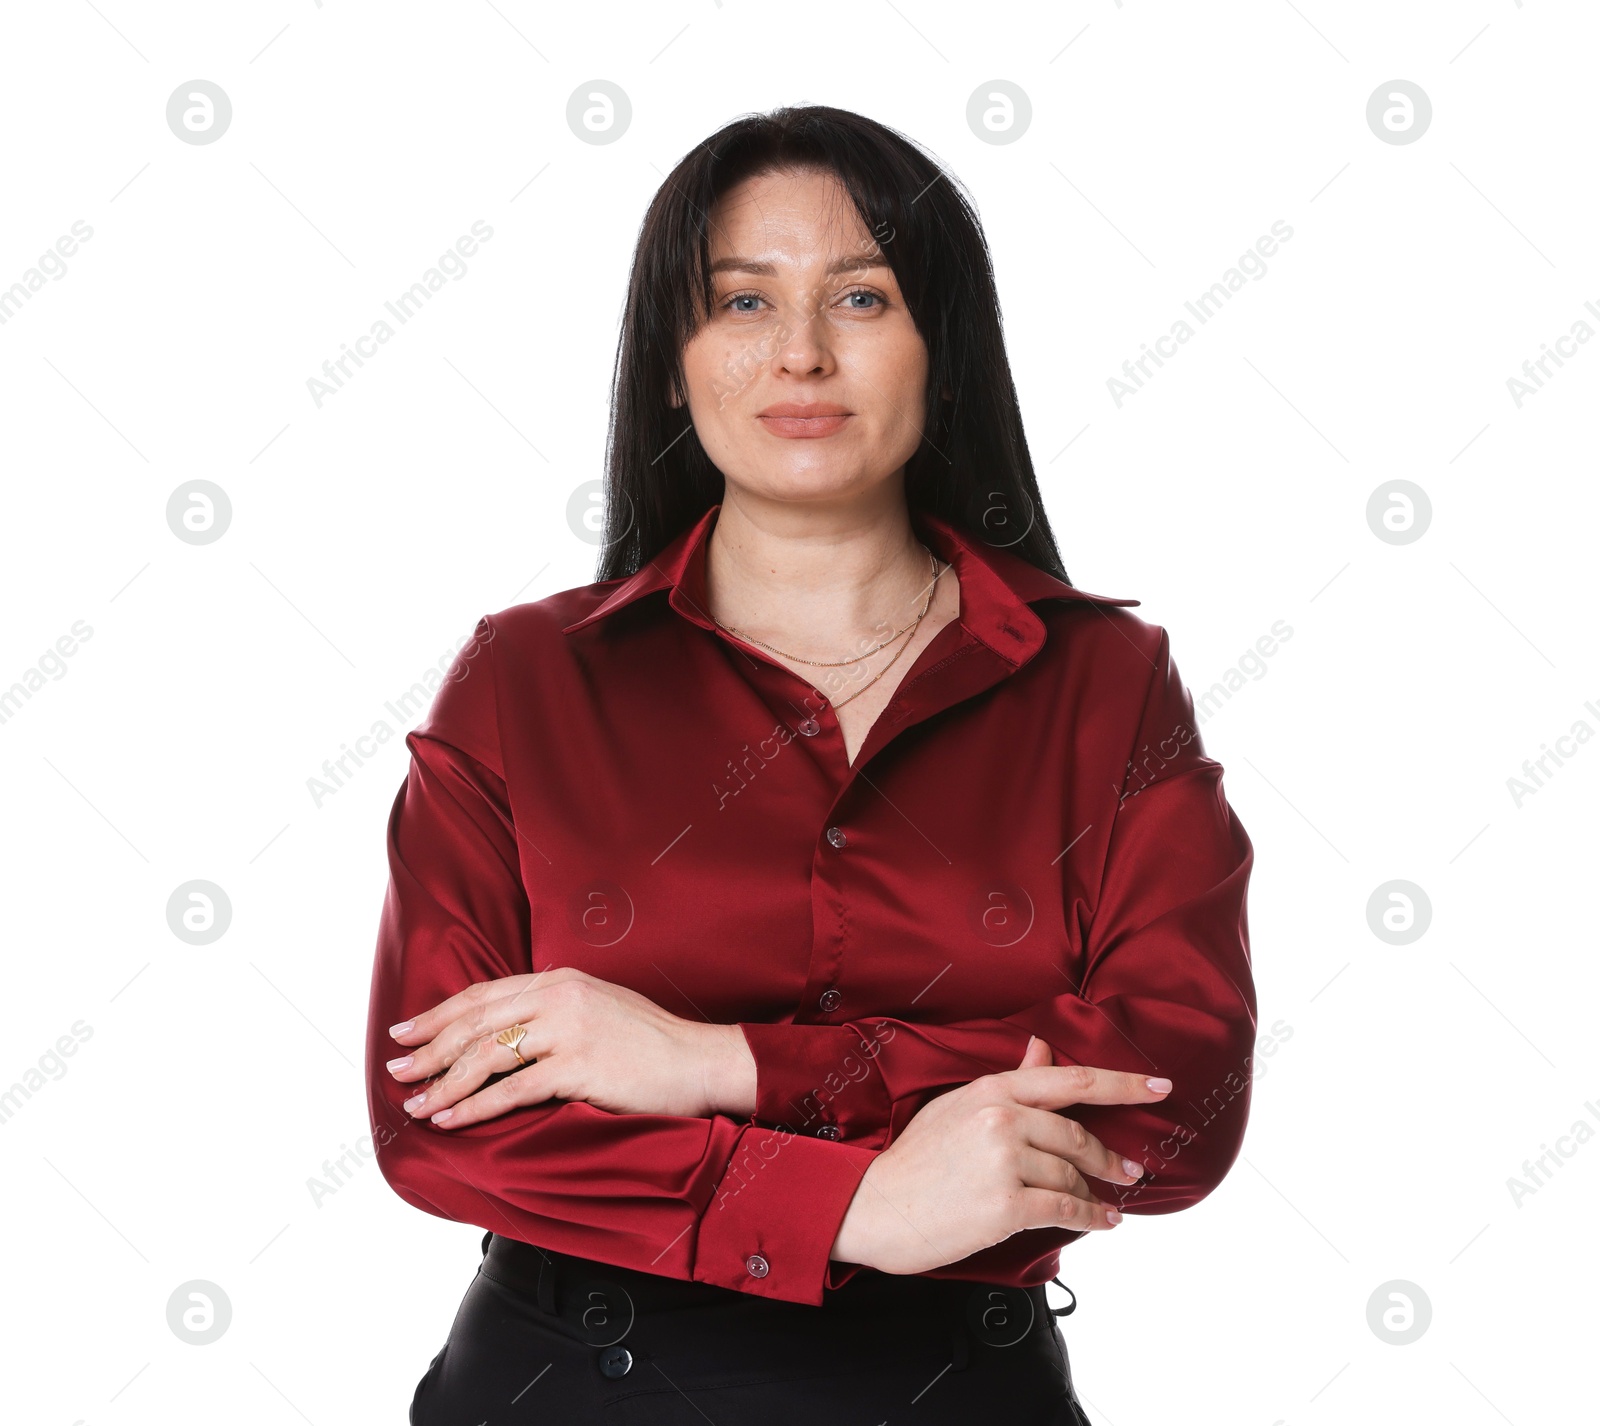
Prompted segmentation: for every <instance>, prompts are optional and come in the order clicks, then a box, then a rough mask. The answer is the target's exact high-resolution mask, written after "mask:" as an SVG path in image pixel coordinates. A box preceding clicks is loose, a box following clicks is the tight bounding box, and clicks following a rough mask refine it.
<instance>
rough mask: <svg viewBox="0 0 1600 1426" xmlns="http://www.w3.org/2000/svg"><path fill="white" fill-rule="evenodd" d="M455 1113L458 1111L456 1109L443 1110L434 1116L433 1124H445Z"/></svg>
mask: <svg viewBox="0 0 1600 1426" xmlns="http://www.w3.org/2000/svg"><path fill="white" fill-rule="evenodd" d="M455 1112H456V1111H455V1110H454V1109H441V1110H440V1111H439V1112H438V1113H437V1114H435V1115H434V1116H433V1122H434V1123H435V1124H443V1123H444V1121H445V1120H446V1119H448V1118H449V1117H450V1116H451V1115H452V1114H454V1113H455Z"/></svg>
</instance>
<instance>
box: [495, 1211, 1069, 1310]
mask: <svg viewBox="0 0 1600 1426" xmlns="http://www.w3.org/2000/svg"><path fill="white" fill-rule="evenodd" d="M482 1271H483V1273H484V1274H485V1275H486V1276H487V1277H490V1278H493V1279H494V1280H495V1281H496V1282H498V1283H500V1284H501V1285H502V1286H503V1287H507V1288H510V1289H511V1290H512V1291H514V1292H517V1293H520V1294H522V1295H523V1296H524V1297H526V1298H527V1299H528V1300H529V1301H531V1302H536V1303H537V1304H538V1306H539V1308H540V1310H541V1311H543V1312H546V1313H551V1314H555V1313H559V1312H561V1310H562V1308H563V1306H564V1305H566V1303H567V1302H568V1300H569V1299H570V1298H571V1296H572V1294H574V1293H577V1292H579V1291H580V1290H584V1291H586V1290H587V1289H588V1288H589V1287H591V1286H593V1285H594V1284H597V1283H598V1284H602V1285H604V1284H614V1285H615V1286H617V1287H621V1288H623V1289H624V1290H625V1291H626V1292H627V1294H628V1299H629V1300H630V1301H631V1302H632V1304H633V1308H634V1310H635V1311H637V1312H640V1313H653V1312H670V1311H675V1310H679V1309H683V1308H694V1307H706V1306H713V1305H723V1304H727V1303H730V1302H744V1303H751V1302H756V1303H761V1304H763V1305H764V1306H768V1307H790V1308H796V1307H803V1305H802V1304H798V1303H783V1302H779V1301H776V1300H774V1299H771V1298H764V1297H756V1296H753V1295H752V1294H750V1293H743V1292H739V1291H736V1290H735V1289H733V1288H728V1287H719V1286H718V1285H717V1284H715V1283H709V1282H694V1281H686V1280H684V1279H681V1278H672V1277H663V1276H661V1275H660V1274H658V1273H648V1272H641V1271H639V1270H638V1269H636V1268H625V1267H617V1266H614V1265H613V1264H611V1263H604V1262H598V1261H596V1260H594V1259H591V1258H580V1257H576V1256H574V1255H573V1254H571V1253H560V1252H557V1251H555V1249H553V1248H542V1247H538V1246H537V1245H535V1244H533V1243H524V1242H522V1241H520V1240H519V1239H516V1238H506V1237H502V1236H501V1235H500V1234H498V1233H493V1232H488V1233H485V1234H484V1235H483V1265H482ZM1055 1282H1056V1284H1057V1286H1059V1287H1062V1288H1064V1289H1066V1291H1067V1292H1068V1293H1069V1294H1070V1293H1071V1289H1070V1288H1067V1287H1066V1284H1065V1283H1063V1282H1061V1280H1060V1278H1056V1279H1055ZM985 1288H991V1289H992V1290H993V1291H995V1292H999V1293H1005V1294H1008V1295H1013V1296H1014V1295H1015V1294H1018V1293H1026V1294H1028V1296H1030V1297H1032V1298H1033V1300H1034V1305H1035V1308H1036V1309H1037V1311H1038V1313H1039V1314H1040V1315H1046V1314H1048V1316H1049V1317H1063V1316H1066V1315H1067V1314H1069V1313H1071V1312H1072V1311H1073V1309H1074V1308H1075V1307H1076V1306H1077V1298H1076V1296H1073V1299H1072V1302H1071V1304H1070V1305H1069V1306H1067V1307H1055V1308H1053V1307H1050V1306H1049V1304H1048V1302H1047V1300H1046V1297H1045V1290H1044V1286H1043V1285H1042V1284H1040V1285H1038V1286H1036V1287H1029V1288H1016V1287H1006V1286H1003V1285H1000V1284H984V1283H980V1282H975V1281H969V1280H966V1279H957V1278H930V1277H919V1276H916V1275H904V1276H902V1275H899V1274H894V1273H882V1272H877V1271H875V1270H873V1269H863V1270H862V1271H861V1272H858V1273H857V1274H856V1275H855V1276H854V1277H852V1278H851V1279H850V1281H849V1282H847V1283H845V1285H844V1286H843V1287H840V1288H830V1289H829V1290H828V1292H827V1294H826V1305H827V1307H828V1309H829V1310H830V1311H833V1312H840V1313H851V1312H857V1311H859V1312H867V1313H879V1312H885V1311H893V1312H896V1313H921V1314H925V1315H929V1316H934V1315H938V1316H948V1315H956V1316H960V1315H963V1314H964V1313H965V1312H966V1311H968V1310H969V1309H970V1307H971V1304H972V1300H973V1298H974V1296H975V1295H976V1294H981V1293H982V1292H983V1291H984V1290H985ZM811 1310H815V1309H811Z"/></svg>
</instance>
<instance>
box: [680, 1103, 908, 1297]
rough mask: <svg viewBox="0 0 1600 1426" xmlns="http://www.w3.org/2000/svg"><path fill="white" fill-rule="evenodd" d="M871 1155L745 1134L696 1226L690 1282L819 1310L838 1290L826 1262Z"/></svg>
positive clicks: (789, 1137)
mask: <svg viewBox="0 0 1600 1426" xmlns="http://www.w3.org/2000/svg"><path fill="white" fill-rule="evenodd" d="M877 1156H878V1151H877V1150H876V1149H864V1148H860V1147H858V1146H857V1145H854V1144H845V1143H832V1142H829V1141H828V1140H826V1139H812V1138H808V1137H806V1136H804V1135H801V1134H794V1133H790V1132H788V1131H787V1130H784V1129H767V1128H763V1127H761V1126H759V1125H750V1126H747V1127H746V1128H745V1130H744V1132H743V1133H742V1134H741V1135H740V1136H739V1142H738V1144H737V1146H736V1147H735V1149H734V1152H733V1157H732V1158H731V1159H730V1160H729V1162H728V1167H727V1169H726V1170H725V1171H724V1173H723V1175H722V1179H721V1181H720V1182H719V1183H718V1185H717V1190H716V1196H715V1197H714V1198H713V1200H712V1202H711V1204H710V1205H709V1206H708V1207H707V1209H706V1211H705V1212H704V1213H703V1214H702V1215H701V1218H700V1235H699V1240H698V1243H697V1245H696V1249H695V1263H694V1279H695V1281H696V1282H708V1283H713V1284H715V1285H716V1286H718V1287H727V1288H732V1289H733V1290H734V1291H736V1292H747V1293H752V1294H754V1295H755V1296H757V1297H772V1298H776V1299H778V1300H779V1301H782V1302H802V1303H806V1304H808V1305H809V1306H812V1307H820V1306H821V1305H822V1294H823V1288H824V1287H825V1286H829V1287H833V1286H838V1285H840V1283H841V1282H842V1281H844V1280H845V1279H847V1278H848V1277H851V1276H854V1273H853V1272H848V1273H845V1274H844V1275H843V1277H841V1278H835V1277H834V1276H833V1275H832V1273H831V1271H830V1269H831V1267H835V1266H837V1267H841V1268H843V1267H846V1266H850V1265H845V1264H832V1263H831V1262H830V1259H829V1254H830V1253H831V1252H832V1250H833V1244H834V1240H835V1239H836V1238H837V1237H838V1236H839V1225H840V1224H841V1223H843V1222H844V1216H845V1213H846V1211H847V1210H848V1209H849V1207H850V1200H851V1199H853V1198H854V1197H855V1194H856V1190H857V1189H858V1188H859V1187H860V1186H861V1178H862V1175H863V1174H865V1173H866V1171H867V1169H868V1168H869V1167H870V1166H871V1164H872V1161H873V1160H874V1159H875V1158H877Z"/></svg>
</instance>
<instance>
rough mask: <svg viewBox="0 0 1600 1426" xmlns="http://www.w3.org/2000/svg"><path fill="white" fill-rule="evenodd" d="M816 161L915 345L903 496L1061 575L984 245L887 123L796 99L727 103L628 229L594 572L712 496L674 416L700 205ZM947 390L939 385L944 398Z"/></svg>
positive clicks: (698, 261)
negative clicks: (858, 229)
mask: <svg viewBox="0 0 1600 1426" xmlns="http://www.w3.org/2000/svg"><path fill="white" fill-rule="evenodd" d="M794 168H815V169H823V170H827V171H830V172H831V173H833V174H834V176H835V177H837V178H838V180H839V182H840V183H841V185H842V186H843V188H844V189H845V191H846V193H848V195H849V197H850V200H851V202H852V203H853V204H854V206H855V210H856V212H857V214H858V215H859V216H860V218H861V221H862V223H863V224H864V225H865V227H866V228H867V230H868V231H869V232H870V233H872V235H873V236H874V238H875V239H876V240H877V242H878V245H879V247H880V248H881V250H882V252H883V254H884V256H885V258H886V259H887V260H888V263H889V267H890V269H891V270H892V271H893V272H894V275H895V278H896V280H897V281H898V282H899V284H900V291H901V294H902V296H903V297H904V298H905V301H906V305H907V307H908V309H909V311H910V314H911V318H912V320H913V321H914V322H915V323H916V325H917V330H918V331H919V332H920V333H921V335H922V339H923V341H924V342H925V343H926V344H927V347H928V384H927V389H926V391H925V393H924V409H925V413H926V414H925V419H924V422H923V438H922V441H921V443H920V444H919V446H918V447H917V450H916V453H915V454H914V455H913V456H912V457H911V459H910V460H909V461H908V462H907V464H906V474H905V486H906V500H907V504H908V505H909V507H910V509H911V512H912V515H913V518H914V517H915V514H916V512H918V511H921V510H927V511H931V512H932V513H934V514H935V515H937V516H939V517H940V518H942V519H945V520H948V521H949V522H950V523H952V524H954V525H957V526H959V527H961V528H963V529H965V530H968V531H970V532H972V533H973V534H974V535H976V536H977V537H978V538H980V539H983V540H985V541H987V542H988V543H990V544H992V545H999V546H1003V547H1005V548H1007V549H1009V550H1011V551H1012V553H1014V554H1017V555H1020V556H1021V557H1022V558H1023V559H1025V560H1027V561H1028V562H1029V563H1030V564H1033V565H1036V566H1038V567H1039V568H1040V569H1043V570H1046V571H1048V572H1049V573H1051V574H1053V575H1055V576H1056V577H1057V578H1059V579H1063V580H1065V579H1066V578H1067V575H1066V571H1065V569H1063V567H1062V564H1061V555H1060V553H1059V552H1058V550H1057V549H1056V542H1055V537H1054V535H1053V534H1052V533H1051V530H1050V525H1049V522H1048V521H1047V520H1046V518H1045V512H1044V506H1043V503H1042V501H1041V500H1040V497H1039V485H1038V481H1037V479H1036V478H1035V476H1034V472H1033V461H1032V459H1031V457H1030V456H1029V454H1028V443H1027V439H1026V437H1025V436H1024V435H1023V429H1022V411H1021V409H1020V407H1019V406H1018V403H1017V391H1016V386H1015V385H1014V383H1013V382H1012V379H1011V366H1010V363H1009V362H1008V361H1007V360H1006V350H1005V341H1004V339H1003V337H1002V335H1001V330H1000V303H999V297H998V295H997V293H996V292H995V285H994V270H993V267H992V266H991V263H990V259H989V247H988V244H987V243H986V242H985V241H984V236H983V229H982V226H981V225H980V224H979V222H978V215H977V213H976V212H975V211H974V210H973V207H972V204H971V203H970V202H969V201H968V199H967V197H966V196H965V194H964V193H963V192H962V190H961V189H960V188H959V187H958V186H957V183H956V180H955V179H954V178H953V177H952V176H951V175H950V174H948V173H947V172H945V170H944V169H943V168H941V167H940V166H939V164H937V163H936V162H935V161H934V160H933V159H932V158H930V157H929V156H928V155H927V154H925V153H924V152H923V151H922V150H921V149H920V148H918V147H917V146H916V145H915V144H913V143H912V142H911V140H909V139H908V138H906V137H905V136H904V135H903V134H900V133H897V132H896V131H895V130H893V129H890V128H887V127H885V126H884V125H882V124H879V123H876V122H874V121H873V120H871V119H867V118H864V117H863V116H862V115H860V114H853V113H851V112H850V111H848V110H846V109H833V108H828V107H825V106H822V105H807V106H803V107H791V108H783V109H775V110H773V111H772V112H771V113H770V114H756V115H751V116H749V117H747V118H743V119H737V120H735V121H734V122H733V123H731V124H728V125H727V126H726V127H725V128H722V129H720V130H718V132H716V133H715V134H713V135H712V136H711V137H710V138H709V139H707V140H706V141H705V142H704V143H702V144H700V145H698V146H697V147H696V148H695V149H693V150H692V151H691V152H690V153H689V154H688V155H686V156H685V157H684V158H683V159H682V161H681V162H680V163H679V164H678V166H677V167H676V168H675V169H673V170H672V172H671V173H670V174H668V175H667V178H666V181H665V182H664V183H663V184H662V185H661V187H660V189H659V191H658V192H657V193H656V196H655V198H654V199H653V200H652V201H651V204H650V208H649V211H648V212H647V213H646V214H645V217H644V222H643V224H641V226H640V230H639V242H638V246H637V248H636V249H635V252H634V259H633V272H632V275H631V276H630V278H629V282H628V299H627V305H626V308H625V310H624V314H623V321H622V337H621V341H620V342H619V344H618V347H617V364H616V370H615V372H614V375H613V383H612V402H611V430H610V439H609V443H608V450H607V459H606V511H605V537H604V543H603V544H602V546H601V556H600V562H599V569H598V573H597V575H596V578H597V579H598V580H600V581H604V580H610V579H619V578H622V577H623V576H625V575H630V574H633V573H634V572H635V571H637V570H638V569H639V568H640V567H641V566H642V565H643V564H645V563H646V562H647V561H649V560H650V559H652V558H653V557H654V556H655V555H657V554H658V553H659V552H660V551H661V550H662V549H663V548H664V547H665V546H666V545H667V544H668V543H669V542H670V541H671V540H672V538H673V537H674V536H675V535H677V534H679V533H681V532H682V531H683V530H684V529H686V528H687V527H688V526H689V525H691V524H693V523H694V522H695V521H696V520H697V519H699V518H700V516H702V515H703V514H705V512H706V511H707V510H708V509H710V507H711V506H712V505H714V504H716V503H717V502H718V501H719V500H721V499H722V496H723V477H722V473H721V472H720V471H718V470H717V468H716V467H715V466H714V465H713V464H712V463H711V460H710V457H708V456H707V455H706V453H705V450H704V449H703V447H702V446H701V444H700V441H699V438H698V437H697V435H696V434H695V432H694V431H693V430H692V429H688V426H689V412H688V407H687V406H686V405H684V406H676V407H675V406H673V405H672V404H671V398H672V396H673V395H674V393H681V392H682V391H683V390H684V389H685V382H684V375H683V360H682V353H683V349H684V346H685V345H686V344H687V343H688V341H689V339H690V338H691V337H692V336H693V335H694V334H695V332H696V331H698V330H699V328H700V326H701V325H702V323H703V322H704V321H705V320H706V319H707V318H708V316H709V314H710V312H711V307H712V303H713V301H714V291H713V286H712V280H711V277H710V274H709V272H708V268H709V266H710V259H709V255H708V248H709V246H710V244H709V241H708V236H707V228H708V226H709V215H710V213H711V210H712V205H713V204H714V203H715V202H716V201H717V199H718V198H720V197H721V196H722V195H723V194H724V193H726V192H727V191H728V190H729V189H730V188H732V187H734V186H735V185H736V184H738V183H741V182H742V181H744V180H745V179H746V178H750V177H753V176H754V175H756V174H760V173H766V172H770V171H773V170H776V169H794ZM945 390H948V391H949V392H950V393H951V396H950V399H948V400H946V399H944V398H943V396H942V393H943V392H944V391H945Z"/></svg>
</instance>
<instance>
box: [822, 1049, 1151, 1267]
mask: <svg viewBox="0 0 1600 1426" xmlns="http://www.w3.org/2000/svg"><path fill="white" fill-rule="evenodd" d="M1050 1058H1051V1056H1050V1047H1049V1045H1047V1044H1045V1042H1044V1041H1043V1040H1040V1039H1038V1038H1037V1037H1035V1038H1033V1039H1032V1040H1030V1041H1029V1042H1028V1049H1027V1052H1026V1053H1025V1054H1024V1055H1023V1057H1022V1063H1021V1065H1019V1066H1018V1067H1017V1068H1016V1069H1014V1070H1005V1071H1003V1072H1002V1073H1000V1074H991V1075H984V1076H983V1077H982V1078H980V1079H975V1080H973V1081H972V1083H970V1084H966V1085H962V1086H961V1088H959V1089H953V1090H951V1091H949V1092H948V1093H947V1094H942V1095H940V1096H939V1097H938V1098H937V1099H934V1100H931V1101H930V1102H929V1103H928V1104H926V1105H924V1106H923V1108H922V1109H921V1110H919V1111H918V1112H917V1114H916V1115H915V1116H914V1117H913V1118H912V1120H911V1122H910V1123H909V1124H908V1125H906V1127H905V1131H904V1132H903V1133H902V1134H901V1135H900V1137H899V1138H898V1139H896V1140H895V1142H894V1143H893V1144H892V1145H890V1147H889V1148H887V1149H885V1150H884V1151H883V1152H882V1153H880V1154H879V1155H878V1156H877V1158H875V1159H874V1160H873V1161H872V1165H871V1167H869V1168H868V1169H867V1171H866V1173H865V1174H864V1175H863V1176H862V1179H861V1185H860V1187H859V1188H857V1189H856V1194H855V1197H854V1198H853V1199H852V1200H851V1202H850V1207H849V1209H848V1211H847V1212H846V1213H845V1216H844V1221H843V1222H842V1223H841V1224H840V1227H839V1233H838V1236H837V1237H836V1238H835V1240H834V1244H833V1250H832V1253H831V1256H832V1257H833V1258H836V1259H838V1260H839V1261H841V1262H848V1263H860V1264H862V1265H864V1266H866V1267H872V1268H877V1269H879V1270H880V1271H882V1272H887V1273H919V1272H926V1271H927V1270H928V1269H929V1268H938V1267H944V1266H945V1265H946V1264H947V1263H954V1262H959V1261H961V1259H962V1258H965V1257H968V1256H969V1255H971V1254H972V1253H976V1252H978V1251H980V1250H981V1249H983V1248H988V1247H992V1246H993V1245H994V1244H995V1243H999V1242H1002V1241H1004V1240H1005V1239H1006V1238H1009V1237H1010V1236H1011V1235H1012V1234H1013V1233H1018V1232H1021V1231H1022V1230H1023V1229H1024V1228H1074V1229H1079V1228H1081V1229H1105V1228H1110V1227H1114V1226H1115V1225H1116V1224H1117V1223H1119V1222H1121V1221H1122V1215H1121V1214H1119V1213H1117V1212H1116V1210H1114V1209H1111V1208H1108V1207H1107V1206H1106V1204H1104V1203H1103V1202H1101V1200H1100V1199H1099V1198H1097V1197H1096V1196H1095V1194H1094V1193H1093V1191H1092V1190H1091V1189H1090V1187H1089V1185H1088V1184H1087V1183H1086V1182H1085V1177H1084V1176H1085V1175H1088V1176H1089V1177H1091V1178H1096V1179H1100V1180H1102V1181H1104V1182H1106V1183H1116V1184H1130V1183H1137V1182H1138V1180H1139V1178H1140V1176H1141V1175H1142V1174H1143V1173H1144V1166H1143V1165H1142V1164H1136V1163H1134V1161H1133V1160H1132V1159H1124V1158H1122V1157H1121V1156H1120V1155H1118V1154H1114V1153H1112V1152H1111V1150H1109V1149H1108V1148H1106V1146H1105V1145H1104V1144H1102V1143H1101V1142H1100V1141H1099V1140H1098V1139H1096V1138H1095V1137H1094V1135H1092V1134H1090V1133H1089V1132H1088V1131H1087V1130H1085V1129H1084V1128H1083V1127H1082V1126H1081V1125H1080V1124H1078V1122H1077V1121H1076V1120H1073V1119H1067V1118H1064V1117H1063V1116H1062V1115H1060V1114H1057V1113H1055V1112H1053V1111H1054V1110H1056V1109H1057V1108H1058V1107H1061V1106H1064V1105H1068V1104H1154V1103H1157V1102H1159V1101H1160V1100H1161V1098H1162V1097H1163V1096H1164V1095H1165V1094H1167V1093H1169V1092H1170V1089H1171V1086H1170V1084H1168V1087H1167V1088H1166V1089H1162V1090H1155V1089H1151V1088H1150V1087H1149V1082H1148V1080H1147V1077H1146V1076H1145V1075H1142V1074H1125V1073H1123V1072H1122V1071H1120V1070H1107V1069H1093V1068H1087V1067H1083V1066H1077V1065H1061V1066H1053V1065H1052V1064H1051V1063H1050ZM1158 1083H1162V1084H1167V1081H1165V1080H1162V1081H1158Z"/></svg>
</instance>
